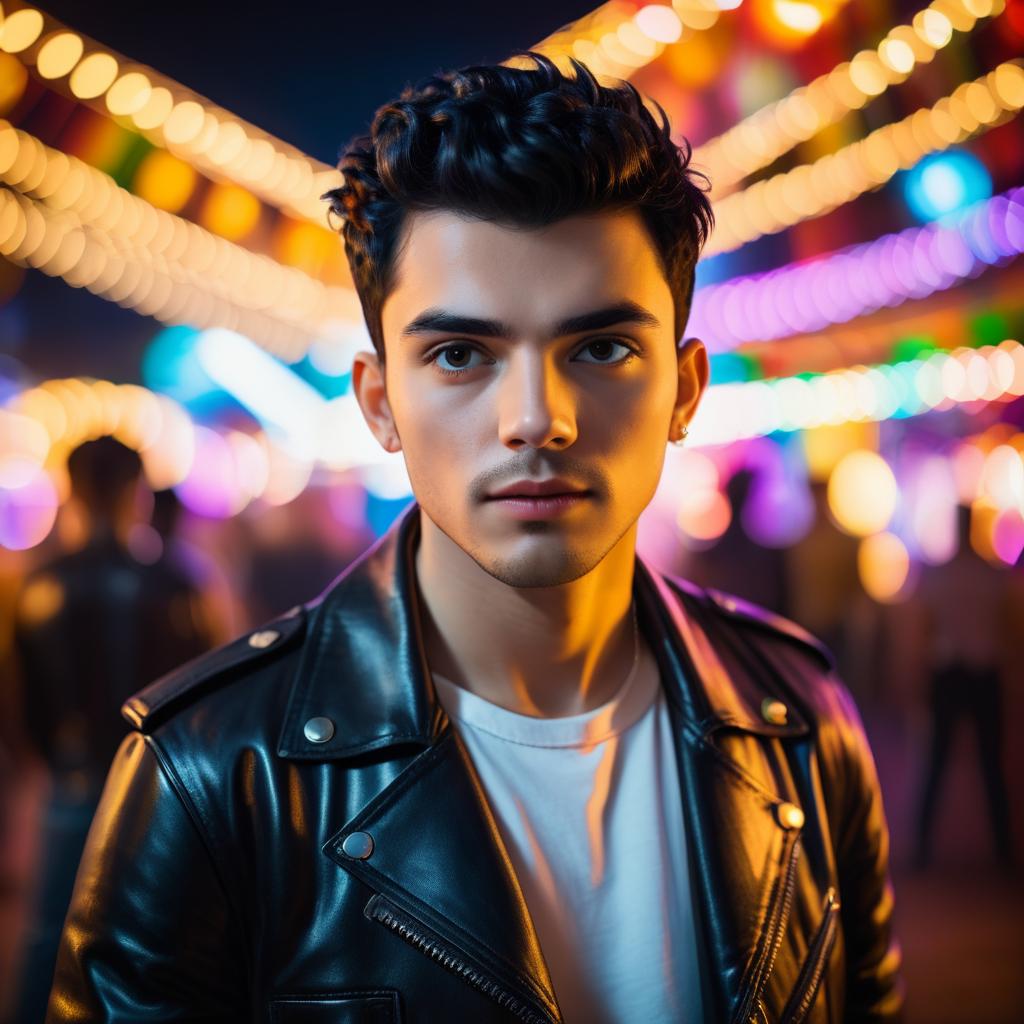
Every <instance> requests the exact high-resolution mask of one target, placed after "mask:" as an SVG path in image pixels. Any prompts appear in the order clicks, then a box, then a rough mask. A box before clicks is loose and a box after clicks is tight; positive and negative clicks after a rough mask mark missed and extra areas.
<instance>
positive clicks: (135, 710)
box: [121, 605, 307, 734]
mask: <svg viewBox="0 0 1024 1024" xmlns="http://www.w3.org/2000/svg"><path fill="white" fill-rule="evenodd" d="M306 618H307V614H306V609H305V608H303V607H302V606H301V605H300V606H298V607H296V608H293V609H292V610H291V611H289V612H287V613H286V614H284V615H282V616H281V617H280V618H278V619H275V620H273V621H272V622H269V623H267V625H265V626H263V627H261V628H260V629H258V630H255V631H254V632H252V633H247V634H245V635H243V636H240V637H239V638H238V639H237V640H232V641H231V642H230V643H227V644H224V645H223V646H222V647H218V648H216V649H215V650H212V651H209V652H207V653H206V654H201V655H200V656H199V657H198V658H194V659H192V661H189V662H186V663H185V664H184V665H181V666H180V667H179V668H176V669H174V670H173V671H171V672H168V673H167V675H165V676H161V677H160V678H159V679H157V680H156V681H155V682H152V683H150V684H149V685H148V686H146V687H144V688H143V689H141V690H140V691H139V692H138V693H136V694H135V695H134V696H132V697H129V698H128V700H127V701H125V703H124V704H123V705H122V706H121V715H122V716H123V717H124V718H125V720H126V721H127V722H128V724H129V725H131V726H133V727H134V728H136V729H138V730H139V731H140V732H142V733H147V734H148V733H150V732H152V731H153V730H154V729H155V728H156V727H157V726H158V725H160V723H162V722H164V721H166V720H167V719H168V718H169V717H171V716H172V715H174V714H175V713H176V712H177V711H179V710H180V709H182V708H184V707H186V706H188V705H189V704H191V703H192V702H193V701H194V700H196V699H197V698H199V697H200V696H202V695H203V694H205V693H208V692H210V691H211V690H213V689H215V688H216V687H217V686H218V685H220V684H221V683H224V682H227V681H228V680H230V679H236V678H238V676H239V675H245V674H247V673H249V672H254V671H257V670H259V669H260V668H261V667H263V665H264V664H266V663H268V662H269V661H270V660H271V659H276V658H277V657H278V656H280V655H281V654H282V653H283V652H285V651H287V650H291V649H293V648H295V647H297V646H299V645H300V644H301V642H302V639H303V637H304V636H305V631H306Z"/></svg>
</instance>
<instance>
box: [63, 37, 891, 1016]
mask: <svg viewBox="0 0 1024 1024" xmlns="http://www.w3.org/2000/svg"><path fill="white" fill-rule="evenodd" d="M524 63H525V64H526V65H527V66H526V67H516V68H513V67H506V66H480V67H472V68H466V69H462V70H460V71H453V72H446V73H441V74H438V75H436V76H434V77H433V78H431V79H429V80H428V81H426V82H423V83H421V84H420V85H419V86H417V87H410V88H409V89H407V90H406V91H405V92H404V93H403V94H402V95H401V96H400V97H399V98H398V99H397V100H396V101H394V102H393V103H390V104H388V105H386V106H385V107H383V108H381V109H380V110H379V111H378V112H377V115H376V118H375V120H374V123H373V127H372V130H371V134H370V135H369V136H366V137H363V138H360V139H357V140H355V142H353V144H352V145H351V146H350V147H349V148H348V150H347V151H346V152H345V154H344V155H343V157H342V160H341V165H340V166H341V171H342V177H343V184H342V185H341V186H340V187H339V188H337V189H335V190H333V191H332V192H330V193H328V198H329V199H330V202H331V208H332V210H333V211H334V213H336V214H337V215H339V216H341V217H343V219H344V225H343V234H344V241H345V246H346V253H347V255H348V259H349V264H350V267H351V268H352V272H353V277H354V280H355V283H356V288H357V289H358V292H359V296H360V299H361V301H362V304H363V311H364V314H365V317H366V321H367V326H368V329H369V333H370V336H371V339H372V340H373V344H374V351H373V352H363V353H360V354H358V355H357V356H356V359H355V363H354V367H353V388H354V392H355V395H356V398H357V400H358V401H359V404H360V407H361V409H362V411H363V415H364V417H365V419H366V421H367V423H368V425H369V427H370V429H371V431H372V432H373V434H374V435H375V437H376V439H377V441H378V442H379V443H380V444H381V446H382V447H383V448H384V449H385V450H386V451H388V452H399V451H401V452H402V453H403V457H404V459H405V463H406V467H407V469H408V472H409V478H410V480H411V482H412V487H413V491H414V493H415V497H416V502H415V503H414V504H413V505H412V506H411V507H410V508H409V509H408V510H406V512H405V513H404V514H403V515H402V516H401V517H400V519H399V520H398V522H397V523H396V525H395V526H394V527H393V528H392V529H391V530H390V531H389V532H388V533H387V534H386V535H385V536H384V537H383V538H382V539H381V541H380V542H379V543H378V544H376V545H375V546H374V547H373V548H372V549H371V550H370V551H369V552H368V553H366V554H365V555H364V556H363V557H362V558H361V559H360V560H359V561H358V562H356V563H355V565H353V566H352V567H350V569H349V570H348V571H347V572H346V573H345V574H344V575H343V576H342V577H341V578H340V579H339V580H337V581H336V582H335V583H334V584H333V585H332V586H331V587H330V588H329V589H328V590H327V591H326V593H325V594H323V595H322V597H321V598H319V599H317V600H315V601H311V602H309V603H308V604H303V605H299V606H297V607H296V608H294V609H293V610H292V611H291V612H290V613H288V614H285V615H284V616H281V617H280V618H278V619H276V620H274V621H272V622H271V623H270V624H269V625H267V626H265V627H264V628H262V629H259V630H257V631H256V632H254V633H252V634H251V635H249V636H248V637H244V638H242V639H240V640H239V641H238V642H236V643H235V644H233V645H230V646H228V647H226V648H222V649H220V650H218V651H217V652H215V653H213V654H211V655H210V656H208V657H206V658H204V659H201V660H200V661H199V662H198V663H197V664H194V665H192V666H190V667H189V668H188V669H186V670H184V671H182V672H180V673H175V674H173V675H172V676H170V677H169V678H168V679H166V680H163V681H162V682H160V683H158V684H157V685H155V686H152V687H148V688H147V689H145V690H144V691H142V692H141V693H139V694H137V695H136V696H134V697H133V698H132V699H131V700H129V701H128V702H127V704H126V705H125V709H124V713H125V715H126V717H127V718H128V720H129V722H130V723H131V724H132V726H133V727H134V729H133V732H132V733H131V734H130V736H129V737H128V738H127V739H126V740H125V742H124V743H123V744H122V746H121V748H120V750H119V753H118V756H117V759H116V761H115V763H114V765H113V767H112V769H111V774H110V776H109V779H108V783H107V786H106V789H105V791H104V797H103V800H102V803H101V806H100V809H99V811H98V812H97V815H96V819H95V822H94V825H93V828H92V831H91V833H90V838H89V841H88V845H87V849H86V852H85V854H84V857H83V862H82V869H81V871H80V872H79V877H78V883H77V886H76V891H75V895H74V897H73V901H72V907H71V910H70V911H69V915H68V921H67V925H66V929H65V933H64V938H63V941H62V946H61V952H60V955H59V959H58V966H57V970H56V974H55V979H54V988H53V993H52V996H51V1001H50V1007H49V1014H48V1019H49V1020H50V1021H52V1022H58V1021H78V1020H91V1021H101V1020H102V1021H128V1020H142V1019H176V1020H182V1019H198V1018H204V1019H217V1020H254V1019H260V1020H266V1019H272V1020H275V1021H281V1022H284V1021H313V1020H353V1021H355V1020H361V1021H362V1020H365V1021H369V1020H377V1021H397V1020H404V1021H409V1022H419V1021H438V1020H443V1021H474V1022H485V1021H493V1022H512V1021H517V1020H518V1021H533V1022H548V1024H554V1022H561V1021H570V1022H576V1021H583V1022H587V1024H601V1022H606V1021H607V1022H610V1021H616V1022H618V1021H669V1020H672V1021H676V1020H686V1021H696V1020H706V1021H722V1020H742V1021H748V1020H777V1019H780V1018H781V1019H788V1020H798V1019H801V1020H808V1021H816V1022H822V1021H826V1020H827V1021H831V1022H836V1021H839V1020H846V1021H868V1020H871V1021H876V1022H877V1021H892V1020H895V1019H897V1017H898V1016H899V1014H900V1007H901V1003H902V994H901V993H902V987H901V982H900V954H899V949H898V946H897V944H896V942H895V939H894V937H893V934H892V927H891V918H892V906H893V904H892V890H891V885H890V881H889V871H888V832H887V826H886V821H885V816H884V812H883V809H882V802H881V797H880V794H879V789H878V784H877V780H876V777H875V771H874V765H873V761H872V757H871V753H870V751H869V749H868V746H867V742H866V739H865V737H864V733H863V730H862V727H861V724H860V721H859V718H858V715H857V712H856V709H855V707H854V705H853V703H852V701H851V699H850V697H849V694H848V692H847V691H846V689H845V688H844V687H843V685H842V684H841V683H840V682H839V680H838V679H837V678H836V676H835V673H834V671H833V665H832V662H831V658H830V655H829V653H828V651H827V649H825V648H824V647H823V646H822V645H821V644H820V643H819V642H818V641H816V640H815V639H814V638H813V637H811V636H810V635H809V634H807V633H805V632H804V631H803V630H801V629H800V627H798V626H796V625H794V624H793V623H790V622H788V621H786V620H784V619H782V618H779V617H778V616H776V615H774V614H772V613H771V612H768V611H766V610H764V609H760V608H757V607H756V606H753V605H750V604H747V603H745V602H743V601H741V600H738V599H734V598H732V597H729V596H726V595H723V594H721V593H718V592H716V591H711V590H704V589H702V588H700V587H698V586H696V585H695V584H692V583H689V582H686V581H683V580H678V579H673V578H669V577H664V576H662V575H660V574H658V573H655V572H654V571H653V570H651V569H649V568H648V567H647V566H646V565H645V563H643V562H642V561H641V560H639V559H637V557H636V553H635V542H636V533H637V519H638V517H639V515H640V513H641V511H642V510H643V508H644V507H645V506H646V505H647V504H648V503H649V502H650V500H651V498H652V496H653V495H654V492H655V488H656V486H657V483H658V479H659V476H660V474H661V470H662V465H663V462H664V457H665V446H666V444H667V443H668V442H681V441H682V440H683V439H684V438H685V436H686V434H687V431H688V423H689V421H690V419H691V418H692V417H693V415H694V413H695V412H696V410H697V407H698V404H699V402H700V400H701V396H702V395H703V393H704V390H705V388H706V386H707V382H708V358H707V353H706V350H705V348H704V346H703V344H702V343H701V342H700V341H699V340H697V339H689V340H686V341H685V343H683V344H680V343H679V339H681V338H683V337H684V334H683V331H684V328H685V325H686V320H687V316H688V313H689V307H690V300H691V296H692V290H693V280H694V265H695V263H696V260H697V256H698V254H699V251H700V247H701V245H702V243H703V241H704V240H705V238H706V237H707V234H708V231H709V230H710V224H711V214H710V206H709V203H708V200H707V196H706V195H705V192H704V190H703V188H702V186H701V179H700V178H699V177H698V176H696V175H695V174H694V172H693V171H692V170H690V168H689V166H688V161H689V149H688V146H685V145H684V147H683V148H680V147H679V146H677V145H676V144H675V143H674V142H673V141H672V137H671V133H670V128H669V125H668V122H667V118H666V117H665V115H664V113H663V112H660V116H659V117H655V115H654V113H652V111H651V110H650V109H648V107H647V106H646V105H645V104H644V102H643V100H642V98H641V97H640V95H639V94H638V93H637V91H636V90H635V89H634V87H633V86H631V85H629V84H628V83H622V84H620V85H618V86H616V87H603V86H601V85H600V84H599V83H598V82H597V80H596V79H595V78H594V77H593V75H592V74H591V73H590V72H589V71H588V70H587V69H586V68H585V67H584V66H583V65H581V64H579V63H578V62H576V63H574V64H573V67H572V70H571V72H570V73H569V74H567V75H564V74H563V73H562V72H561V71H560V70H559V69H558V68H557V67H556V66H555V65H554V64H553V63H552V62H551V61H550V60H548V59H547V58H545V57H542V56H540V55H538V54H534V55H532V60H531V59H529V58H526V59H524Z"/></svg>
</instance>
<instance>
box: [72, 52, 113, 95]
mask: <svg viewBox="0 0 1024 1024" xmlns="http://www.w3.org/2000/svg"><path fill="white" fill-rule="evenodd" d="M115 78H117V61H116V60H114V58H113V57H111V56H110V54H109V53H90V54H89V56H88V57H86V58H85V59H84V60H83V61H82V62H81V63H80V64H79V65H78V67H76V68H75V70H74V71H73V72H72V73H71V83H70V84H71V91H72V92H73V93H74V94H75V95H76V96H77V97H78V98H79V99H80V100H91V99H95V98H96V97H97V96H102V95H103V93H105V92H106V91H107V90H108V89H109V88H110V87H111V85H113V83H114V79H115Z"/></svg>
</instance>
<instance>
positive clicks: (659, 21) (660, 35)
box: [633, 4, 683, 43]
mask: <svg viewBox="0 0 1024 1024" xmlns="http://www.w3.org/2000/svg"><path fill="white" fill-rule="evenodd" d="M633 20H634V21H635V22H636V24H637V27H638V28H639V29H640V31H641V32H643V33H644V35H646V36H648V37H649V38H651V39H653V40H655V41H656V42H659V43H674V42H677V41H678V39H679V37H680V36H681V35H682V34H683V23H682V22H681V21H680V20H679V15H678V14H676V12H675V11H673V10H672V8H671V7H666V6H665V5H664V4H648V5H647V6H646V7H641V8H640V10H639V11H637V12H636V14H635V15H633Z"/></svg>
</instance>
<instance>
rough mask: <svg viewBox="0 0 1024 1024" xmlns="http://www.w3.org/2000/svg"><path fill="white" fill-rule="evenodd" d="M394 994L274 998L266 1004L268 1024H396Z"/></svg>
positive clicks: (379, 991) (390, 991) (382, 991)
mask: <svg viewBox="0 0 1024 1024" xmlns="http://www.w3.org/2000/svg"><path fill="white" fill-rule="evenodd" d="M400 1020H401V1016H400V1015H399V1010H398V993H397V992H396V991H394V990H393V989H375V990H373V991H372V992H337V993H330V994H324V995H319V994H318V995H296V996H278V997H277V998H275V999H271V1000H270V1024H399V1021H400Z"/></svg>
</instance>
